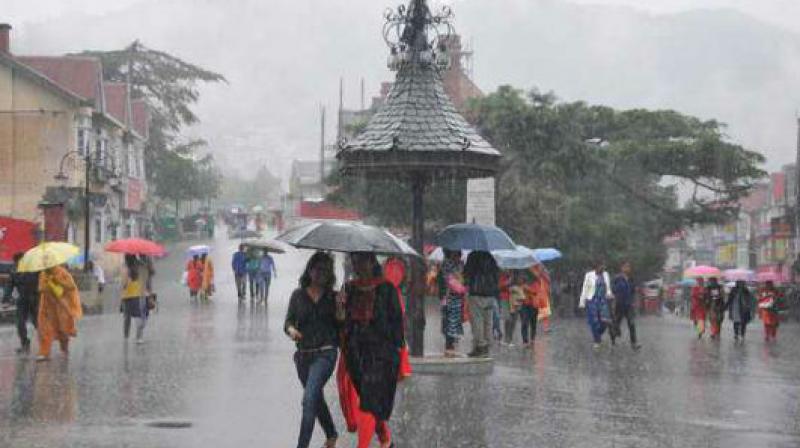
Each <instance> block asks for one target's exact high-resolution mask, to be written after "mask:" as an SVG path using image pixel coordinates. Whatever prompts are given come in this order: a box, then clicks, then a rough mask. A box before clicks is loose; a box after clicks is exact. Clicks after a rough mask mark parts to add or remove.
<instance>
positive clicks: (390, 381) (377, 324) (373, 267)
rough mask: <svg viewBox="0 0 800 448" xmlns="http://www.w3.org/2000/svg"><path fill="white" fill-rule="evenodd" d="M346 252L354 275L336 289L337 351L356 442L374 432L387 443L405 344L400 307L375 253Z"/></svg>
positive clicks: (363, 447)
mask: <svg viewBox="0 0 800 448" xmlns="http://www.w3.org/2000/svg"><path fill="white" fill-rule="evenodd" d="M351 258H352V262H353V270H354V273H355V278H354V279H353V280H352V281H350V282H348V283H347V285H346V286H345V288H344V290H343V291H342V292H341V293H340V294H339V297H338V304H339V307H340V309H341V311H342V313H343V317H344V330H343V337H342V339H343V345H342V353H343V356H344V358H345V365H346V367H347V373H348V374H349V377H350V379H351V381H352V384H353V387H354V389H355V393H356V394H357V395H358V403H359V410H360V415H359V418H358V428H357V429H358V448H368V447H369V446H370V443H371V441H372V439H373V437H374V436H375V434H377V436H378V440H379V441H380V444H381V445H380V446H381V447H383V448H387V447H389V446H391V444H392V439H391V433H390V431H389V425H388V421H389V419H390V418H391V415H392V411H393V410H394V399H395V392H396V390H397V383H398V381H399V379H400V353H401V350H402V348H403V346H404V345H405V338H404V335H403V311H402V309H401V307H400V299H399V298H398V297H397V289H396V288H395V287H394V285H392V284H391V283H390V282H388V281H387V280H386V279H385V278H384V277H383V275H382V272H381V269H380V265H379V264H378V260H377V258H376V257H375V254H373V253H355V254H352V255H351Z"/></svg>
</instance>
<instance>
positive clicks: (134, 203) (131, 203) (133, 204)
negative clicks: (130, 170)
mask: <svg viewBox="0 0 800 448" xmlns="http://www.w3.org/2000/svg"><path fill="white" fill-rule="evenodd" d="M143 193H144V188H143V186H142V181H141V180H139V179H128V192H127V194H126V195H125V210H131V211H134V212H138V211H141V210H142V201H143V200H144V197H143V196H144V194H143Z"/></svg>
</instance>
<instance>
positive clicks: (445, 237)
mask: <svg viewBox="0 0 800 448" xmlns="http://www.w3.org/2000/svg"><path fill="white" fill-rule="evenodd" d="M436 244H437V245H438V246H442V248H444V249H447V250H480V251H486V252H491V251H495V250H512V251H513V250H516V248H517V245H516V244H514V242H513V241H511V238H509V236H508V235H507V234H506V232H504V231H502V230H501V229H498V228H497V227H490V226H482V225H479V224H455V225H452V226H448V227H447V228H445V229H444V230H442V231H441V232H440V233H439V234H438V235H437V236H436Z"/></svg>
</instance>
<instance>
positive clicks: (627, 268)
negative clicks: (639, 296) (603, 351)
mask: <svg viewBox="0 0 800 448" xmlns="http://www.w3.org/2000/svg"><path fill="white" fill-rule="evenodd" d="M620 271H621V272H620V273H619V274H618V275H617V276H616V277H615V278H614V281H613V282H612V287H611V290H612V292H613V293H614V302H615V303H614V328H613V329H614V332H615V335H616V336H620V335H622V331H621V329H620V324H621V323H622V319H625V320H627V321H628V336H629V337H630V340H631V347H633V349H634V350H638V349H639V348H640V347H641V346H640V345H639V344H638V343H637V342H636V324H635V322H634V315H635V309H636V287H635V286H634V283H633V280H631V263H630V262H628V261H626V262H624V263H622V267H621V269H620Z"/></svg>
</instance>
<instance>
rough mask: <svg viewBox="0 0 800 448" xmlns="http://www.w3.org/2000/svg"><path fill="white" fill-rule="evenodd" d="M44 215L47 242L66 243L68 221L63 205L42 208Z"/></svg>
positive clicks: (50, 205)
mask: <svg viewBox="0 0 800 448" xmlns="http://www.w3.org/2000/svg"><path fill="white" fill-rule="evenodd" d="M41 208H42V211H43V213H44V239H45V241H66V240H67V220H66V216H65V214H64V205H63V204H47V205H42V206H41Z"/></svg>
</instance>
